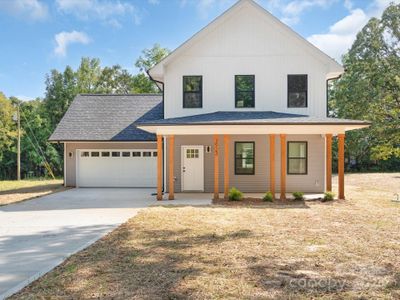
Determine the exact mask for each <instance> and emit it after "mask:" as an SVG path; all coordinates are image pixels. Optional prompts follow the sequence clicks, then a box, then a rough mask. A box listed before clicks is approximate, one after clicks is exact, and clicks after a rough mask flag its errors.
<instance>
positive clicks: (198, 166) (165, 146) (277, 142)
mask: <svg viewBox="0 0 400 300" xmlns="http://www.w3.org/2000/svg"><path fill="white" fill-rule="evenodd" d="M275 114H276V113H275ZM286 115H287V114H286ZM286 115H285V116H276V115H273V117H271V112H257V114H255V113H254V112H253V113H252V112H247V113H246V112H245V113H243V112H241V113H238V112H229V114H227V113H224V112H221V113H213V114H205V115H198V116H192V117H181V118H175V119H164V120H159V121H152V123H151V124H139V125H138V127H139V128H141V129H143V130H146V131H149V132H152V133H155V134H156V135H157V150H158V159H157V199H158V200H163V198H164V197H163V195H164V194H168V197H165V198H168V199H169V200H173V199H175V193H176V192H178V193H179V192H193V191H196V192H203V193H208V192H212V195H213V198H214V199H219V198H220V197H224V198H225V199H227V198H228V194H229V190H230V188H232V187H237V188H239V189H240V190H242V191H243V192H244V193H246V194H249V193H259V194H262V193H265V192H267V191H269V192H271V193H272V194H273V195H275V197H276V198H279V199H281V200H285V199H287V196H288V195H287V194H288V193H291V192H294V191H300V192H305V193H311V194H316V193H318V194H322V193H323V192H325V191H332V142H333V139H334V138H337V139H338V154H337V155H338V191H337V195H338V198H339V199H345V187H344V146H345V132H346V131H348V130H353V129H358V128H363V127H366V126H368V123H367V122H363V121H353V120H340V119H329V118H323V119H318V120H317V119H314V118H310V117H307V116H299V115H290V117H287V116H286ZM227 116H229V118H230V119H229V120H226V117H227ZM241 147H242V148H243V147H244V148H246V147H247V148H249V149H250V150H249V151H247V150H248V149H247V150H246V151H247V153H246V155H243V153H242V152H243V151H242V152H241V150H240V149H241ZM251 150H252V151H251ZM248 153H250V154H248ZM191 165H193V166H194V167H188V166H191ZM238 166H239V167H238Z"/></svg>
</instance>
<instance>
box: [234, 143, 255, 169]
mask: <svg viewBox="0 0 400 300" xmlns="http://www.w3.org/2000/svg"><path fill="white" fill-rule="evenodd" d="M244 143H248V144H253V152H254V153H253V172H252V173H238V172H237V171H236V165H237V162H236V154H237V153H236V144H244ZM234 146H235V147H234V148H235V149H234V155H235V156H234V161H235V164H234V168H235V175H255V174H256V142H255V141H235V145H234ZM242 159H243V158H242Z"/></svg>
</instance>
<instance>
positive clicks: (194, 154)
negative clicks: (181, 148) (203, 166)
mask: <svg viewBox="0 0 400 300" xmlns="http://www.w3.org/2000/svg"><path fill="white" fill-rule="evenodd" d="M186 158H199V149H186Z"/></svg>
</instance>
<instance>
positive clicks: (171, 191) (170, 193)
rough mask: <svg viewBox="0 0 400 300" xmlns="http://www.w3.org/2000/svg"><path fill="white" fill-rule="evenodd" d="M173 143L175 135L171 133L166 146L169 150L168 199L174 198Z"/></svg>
mask: <svg viewBox="0 0 400 300" xmlns="http://www.w3.org/2000/svg"><path fill="white" fill-rule="evenodd" d="M174 144H175V137H174V136H173V135H171V136H170V137H169V148H168V152H169V161H168V165H169V170H168V171H169V173H168V182H169V187H168V199H169V200H174V199H175V195H174V177H175V176H174V152H175V147H174Z"/></svg>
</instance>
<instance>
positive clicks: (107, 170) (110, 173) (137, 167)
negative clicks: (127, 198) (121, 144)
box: [76, 149, 157, 188]
mask: <svg viewBox="0 0 400 300" xmlns="http://www.w3.org/2000/svg"><path fill="white" fill-rule="evenodd" d="M76 157H77V160H76V161H77V166H76V179H77V186H79V187H143V188H150V187H156V185H157V151H155V150H154V149H88V150H85V149H78V150H76Z"/></svg>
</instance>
